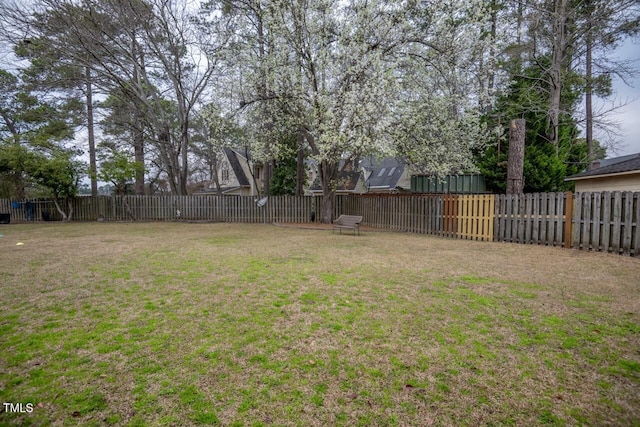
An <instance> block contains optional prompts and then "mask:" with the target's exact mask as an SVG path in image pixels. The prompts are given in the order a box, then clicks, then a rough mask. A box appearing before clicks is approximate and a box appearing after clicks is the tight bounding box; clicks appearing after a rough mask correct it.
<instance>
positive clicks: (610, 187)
mask: <svg viewBox="0 0 640 427" xmlns="http://www.w3.org/2000/svg"><path fill="white" fill-rule="evenodd" d="M575 183H576V188H575V191H576V192H577V193H583V192H587V191H589V192H603V191H640V172H639V173H637V174H629V175H618V176H605V177H597V176H596V177H593V178H588V179H577V180H575Z"/></svg>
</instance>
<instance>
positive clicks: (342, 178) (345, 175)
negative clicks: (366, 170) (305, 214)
mask: <svg viewBox="0 0 640 427" xmlns="http://www.w3.org/2000/svg"><path fill="white" fill-rule="evenodd" d="M361 176H362V172H356V171H345V170H342V171H340V172H339V173H338V180H337V182H336V191H354V190H355V189H356V186H357V185H358V181H359V180H360V177H361ZM311 191H322V185H320V176H318V177H317V178H316V179H315V181H313V184H312V185H311Z"/></svg>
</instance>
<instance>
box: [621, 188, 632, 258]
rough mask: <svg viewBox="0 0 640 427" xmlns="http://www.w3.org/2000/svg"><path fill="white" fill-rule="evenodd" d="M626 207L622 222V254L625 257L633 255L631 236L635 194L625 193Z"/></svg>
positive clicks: (624, 207) (624, 206)
mask: <svg viewBox="0 0 640 427" xmlns="http://www.w3.org/2000/svg"><path fill="white" fill-rule="evenodd" d="M623 198H624V205H623V211H624V212H623V216H624V220H623V222H622V227H623V230H622V253H623V254H625V255H629V254H631V236H632V231H633V228H632V227H633V193H631V192H625V193H623Z"/></svg>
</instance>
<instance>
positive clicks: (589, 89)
mask: <svg viewBox="0 0 640 427" xmlns="http://www.w3.org/2000/svg"><path fill="white" fill-rule="evenodd" d="M587 9H588V11H587V14H588V15H587V37H586V49H587V51H586V64H585V66H586V70H585V83H586V85H585V89H584V93H585V96H584V98H585V113H586V129H585V132H586V141H587V147H588V148H589V157H588V158H587V168H588V169H591V163H592V162H593V161H594V160H595V159H594V153H593V152H594V147H593V98H592V97H593V70H592V66H593V58H592V48H593V35H592V34H591V31H592V24H591V8H590V6H589V5H587Z"/></svg>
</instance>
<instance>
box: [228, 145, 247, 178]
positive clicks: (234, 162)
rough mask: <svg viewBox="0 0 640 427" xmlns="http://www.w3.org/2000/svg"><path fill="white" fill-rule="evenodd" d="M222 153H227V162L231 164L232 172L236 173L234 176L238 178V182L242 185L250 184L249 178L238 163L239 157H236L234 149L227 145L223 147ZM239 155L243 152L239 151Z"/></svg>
mask: <svg viewBox="0 0 640 427" xmlns="http://www.w3.org/2000/svg"><path fill="white" fill-rule="evenodd" d="M224 153H225V154H226V155H227V159H229V164H230V165H231V168H232V169H233V173H234V174H235V175H236V178H237V179H238V184H240V185H242V186H247V185H250V184H249V180H248V179H247V175H246V174H245V173H244V170H243V169H242V165H241V164H240V159H238V154H239V153H237V152H236V151H235V150H233V149H231V148H228V147H225V148H224ZM240 155H243V153H240ZM245 157H246V156H245Z"/></svg>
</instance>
